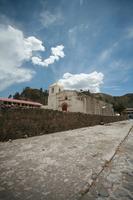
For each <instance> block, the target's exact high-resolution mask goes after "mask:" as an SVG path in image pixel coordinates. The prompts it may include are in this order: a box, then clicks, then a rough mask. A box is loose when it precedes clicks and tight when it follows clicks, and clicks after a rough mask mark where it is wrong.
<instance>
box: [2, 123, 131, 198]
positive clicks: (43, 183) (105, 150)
mask: <svg viewBox="0 0 133 200" xmlns="http://www.w3.org/2000/svg"><path fill="white" fill-rule="evenodd" d="M132 126H133V121H122V122H116V123H111V124H106V125H98V126H94V127H85V128H80V129H75V130H70V131H65V132H58V133H54V134H48V135H43V136H37V137H32V138H26V139H18V140H14V141H10V142H5V143H2V142H1V143H0V200H27V199H28V200H34V199H35V200H87V199H88V200H91V199H92V200H95V199H97V200H104V199H110V200H116V199H120V200H130V199H133V191H132V188H133V153H132V152H133V130H132V128H131V127H132ZM124 195H125V196H124Z"/></svg>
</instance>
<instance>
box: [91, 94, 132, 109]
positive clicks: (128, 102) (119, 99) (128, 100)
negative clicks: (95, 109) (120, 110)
mask: <svg viewBox="0 0 133 200" xmlns="http://www.w3.org/2000/svg"><path fill="white" fill-rule="evenodd" d="M93 95H94V96H95V97H96V98H98V99H100V100H103V101H106V102H108V103H111V104H116V103H117V104H118V103H119V104H122V105H124V107H126V108H127V107H128V108H133V93H130V94H125V95H123V96H111V95H108V94H104V93H97V94H93Z"/></svg>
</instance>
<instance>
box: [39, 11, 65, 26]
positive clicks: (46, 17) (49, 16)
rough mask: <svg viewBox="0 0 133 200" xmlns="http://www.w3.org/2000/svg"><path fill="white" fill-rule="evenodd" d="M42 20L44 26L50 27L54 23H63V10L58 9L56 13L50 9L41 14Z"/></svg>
mask: <svg viewBox="0 0 133 200" xmlns="http://www.w3.org/2000/svg"><path fill="white" fill-rule="evenodd" d="M40 17H41V18H40V21H41V24H42V25H43V27H45V28H46V27H48V26H49V25H52V24H61V23H62V22H63V16H62V14H61V12H60V11H59V10H58V11H57V12H56V13H51V12H50V11H48V10H46V11H43V12H42V13H41V14H40Z"/></svg>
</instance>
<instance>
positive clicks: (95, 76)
mask: <svg viewBox="0 0 133 200" xmlns="http://www.w3.org/2000/svg"><path fill="white" fill-rule="evenodd" d="M103 78H104V75H103V73H101V72H99V73H98V72H96V71H94V72H92V73H90V74H84V73H81V74H71V73H65V74H64V75H63V78H62V79H60V80H59V81H58V83H59V84H61V85H63V86H64V88H65V89H70V90H80V89H83V90H90V91H91V92H94V93H96V92H100V86H101V84H103Z"/></svg>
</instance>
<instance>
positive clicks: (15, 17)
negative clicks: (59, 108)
mask: <svg viewBox="0 0 133 200" xmlns="http://www.w3.org/2000/svg"><path fill="white" fill-rule="evenodd" d="M132 12H133V1H132V0H111V1H110V0H100V1H99V0H71V1H70V0H46V1H45V0H38V1H36V0H25V1H22V0H1V1H0V46H1V50H0V96H8V95H9V94H14V93H15V92H16V91H19V92H20V91H22V89H23V88H24V87H26V86H29V87H33V88H43V89H47V88H48V86H49V85H50V84H52V83H54V82H58V81H59V82H60V83H61V84H63V85H64V87H65V88H68V89H77V90H79V89H89V90H90V91H92V92H99V91H101V92H103V93H108V94H112V95H123V94H125V93H131V92H133V89H132V88H133V78H132V76H133V75H132V74H133V14H132Z"/></svg>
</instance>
